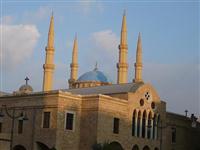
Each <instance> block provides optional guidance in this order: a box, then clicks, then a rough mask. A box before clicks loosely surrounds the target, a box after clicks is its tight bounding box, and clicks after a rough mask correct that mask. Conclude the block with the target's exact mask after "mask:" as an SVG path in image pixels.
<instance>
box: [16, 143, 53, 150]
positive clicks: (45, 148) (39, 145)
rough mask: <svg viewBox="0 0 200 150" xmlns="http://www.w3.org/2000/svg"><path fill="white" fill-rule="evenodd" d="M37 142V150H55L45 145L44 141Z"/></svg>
mask: <svg viewBox="0 0 200 150" xmlns="http://www.w3.org/2000/svg"><path fill="white" fill-rule="evenodd" d="M36 143H37V149H38V150H56V149H55V148H54V147H53V148H49V147H48V146H47V145H45V144H44V143H41V142H36ZM17 150H18V149H17ZM20 150H21V149H20Z"/></svg>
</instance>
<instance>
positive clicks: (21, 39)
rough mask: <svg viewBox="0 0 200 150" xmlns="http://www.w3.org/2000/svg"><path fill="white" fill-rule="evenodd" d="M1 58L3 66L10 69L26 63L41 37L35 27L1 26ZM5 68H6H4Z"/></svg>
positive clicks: (21, 25)
mask: <svg viewBox="0 0 200 150" xmlns="http://www.w3.org/2000/svg"><path fill="white" fill-rule="evenodd" d="M0 35H2V40H0V47H1V49H0V51H1V53H0V57H1V58H2V60H3V66H4V65H6V69H10V68H13V67H15V66H16V65H18V64H20V63H21V62H23V61H26V59H27V58H29V57H30V56H31V55H32V53H33V50H34V47H35V46H36V43H37V41H38V38H39V36H40V34H39V31H38V29H37V27H36V26H35V25H23V24H20V25H3V24H2V25H0ZM4 67H5V66H4Z"/></svg>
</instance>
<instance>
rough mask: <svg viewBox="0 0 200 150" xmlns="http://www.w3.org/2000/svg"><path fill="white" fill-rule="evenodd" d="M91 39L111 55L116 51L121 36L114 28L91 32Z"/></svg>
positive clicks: (97, 46)
mask: <svg viewBox="0 0 200 150" xmlns="http://www.w3.org/2000/svg"><path fill="white" fill-rule="evenodd" d="M91 39H92V42H93V43H94V45H95V46H96V48H98V49H101V50H103V51H107V52H109V53H108V54H110V55H111V54H113V53H116V49H117V46H118V44H119V37H117V35H116V34H115V33H113V32H112V30H104V31H99V32H94V33H92V34H91Z"/></svg>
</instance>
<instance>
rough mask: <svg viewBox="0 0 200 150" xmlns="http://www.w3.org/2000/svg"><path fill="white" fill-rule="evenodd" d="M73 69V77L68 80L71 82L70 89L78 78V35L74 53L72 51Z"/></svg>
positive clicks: (75, 39) (75, 40) (71, 65)
mask: <svg viewBox="0 0 200 150" xmlns="http://www.w3.org/2000/svg"><path fill="white" fill-rule="evenodd" d="M70 67H71V76H70V79H69V80H68V82H69V87H70V88H72V86H73V85H72V84H73V82H74V81H76V80H77V76H78V39H77V34H76V35H75V38H74V46H73V51H72V63H71V64H70Z"/></svg>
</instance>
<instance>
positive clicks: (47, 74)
mask: <svg viewBox="0 0 200 150" xmlns="http://www.w3.org/2000/svg"><path fill="white" fill-rule="evenodd" d="M54 51H55V49H54V16H53V13H52V16H51V21H50V26H49V33H48V41H47V46H46V58H45V64H44V65H43V69H44V76H43V91H49V90H52V86H53V72H54V68H55V65H54Z"/></svg>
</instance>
